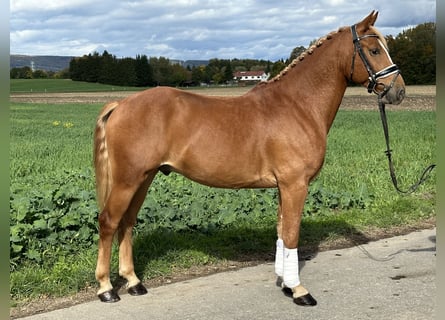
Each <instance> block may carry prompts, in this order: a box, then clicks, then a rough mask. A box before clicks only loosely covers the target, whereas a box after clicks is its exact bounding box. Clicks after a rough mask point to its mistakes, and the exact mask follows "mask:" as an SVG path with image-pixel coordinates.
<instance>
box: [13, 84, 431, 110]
mask: <svg viewBox="0 0 445 320" xmlns="http://www.w3.org/2000/svg"><path fill="white" fill-rule="evenodd" d="M250 89H251V87H220V88H199V89H186V90H188V91H191V92H195V93H199V94H203V95H207V96H239V95H242V94H244V93H246V92H247V91H248V90H250ZM406 92H407V96H406V98H405V100H404V101H403V102H402V103H401V104H400V105H398V106H388V110H436V86H407V88H406ZM133 93H135V91H110V92H69V93H11V94H10V101H11V102H26V103H54V104H64V103H84V104H87V103H100V104H105V103H107V102H110V101H113V100H121V99H123V98H125V97H127V96H129V95H131V94H133ZM340 108H341V109H346V110H351V109H352V110H354V109H355V110H377V109H378V106H377V97H376V95H375V94H369V93H368V92H367V91H366V89H364V88H362V87H349V88H347V89H346V92H345V95H344V97H343V101H342V104H341V106H340Z"/></svg>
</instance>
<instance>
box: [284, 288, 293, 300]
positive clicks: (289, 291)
mask: <svg viewBox="0 0 445 320" xmlns="http://www.w3.org/2000/svg"><path fill="white" fill-rule="evenodd" d="M281 291H282V292H283V293H284V295H285V296H286V297H290V298H292V296H293V295H294V293H293V292H292V289H291V288H288V287H284V288H282V289H281Z"/></svg>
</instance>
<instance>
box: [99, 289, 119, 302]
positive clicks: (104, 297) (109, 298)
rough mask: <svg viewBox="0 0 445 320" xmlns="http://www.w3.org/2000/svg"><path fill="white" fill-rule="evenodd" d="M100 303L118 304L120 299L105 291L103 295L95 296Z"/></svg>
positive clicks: (112, 292)
mask: <svg viewBox="0 0 445 320" xmlns="http://www.w3.org/2000/svg"><path fill="white" fill-rule="evenodd" d="M97 296H98V297H99V299H100V301H102V302H107V303H109V302H118V301H119V300H120V299H121V298H119V295H118V294H117V293H116V292H115V291H114V290H110V291H105V292H104V293H101V294H98V295H97Z"/></svg>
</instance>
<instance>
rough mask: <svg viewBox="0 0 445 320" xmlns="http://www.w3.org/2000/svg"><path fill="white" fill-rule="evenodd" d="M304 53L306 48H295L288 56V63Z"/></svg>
mask: <svg viewBox="0 0 445 320" xmlns="http://www.w3.org/2000/svg"><path fill="white" fill-rule="evenodd" d="M304 51H306V48H305V47H303V46H299V47H295V48H294V49H293V50H292V52H291V53H290V56H289V63H290V62H292V61H294V60H295V59H296V58H298V57H299V56H300V54H302V53H303V52H304Z"/></svg>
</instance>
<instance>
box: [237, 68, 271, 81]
mask: <svg viewBox="0 0 445 320" xmlns="http://www.w3.org/2000/svg"><path fill="white" fill-rule="evenodd" d="M269 76H270V74H269V73H266V72H264V71H262V70H260V71H237V72H235V73H234V74H233V80H234V81H237V82H238V83H240V84H241V83H255V82H261V81H267V79H269Z"/></svg>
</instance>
